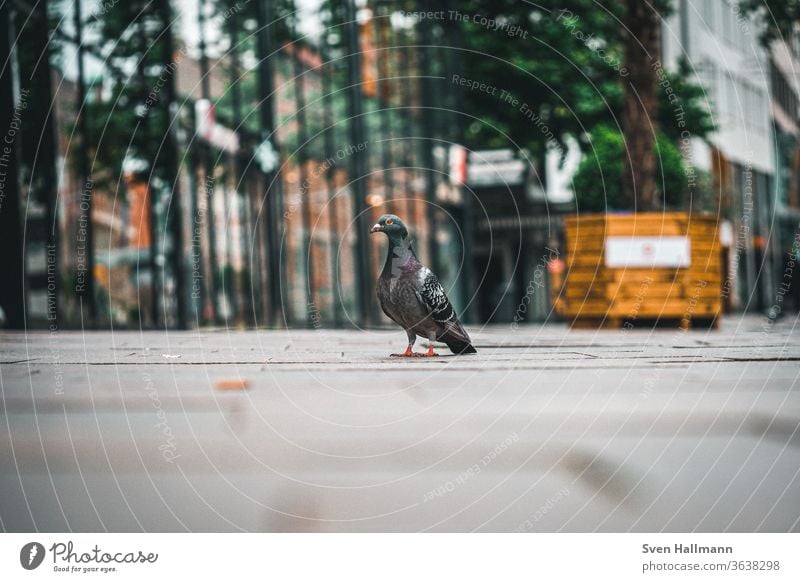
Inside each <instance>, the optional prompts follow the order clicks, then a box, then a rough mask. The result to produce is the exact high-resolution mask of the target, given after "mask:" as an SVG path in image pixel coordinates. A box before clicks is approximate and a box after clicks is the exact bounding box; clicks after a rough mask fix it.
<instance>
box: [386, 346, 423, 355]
mask: <svg viewBox="0 0 800 582" xmlns="http://www.w3.org/2000/svg"><path fill="white" fill-rule="evenodd" d="M424 356H425V354H418V353H416V352H415V351H413V350H412V349H411V345H410V344H409V346H408V347H407V348H406V351H405V352H403V353H402V354H391V355H390V357H392V358H422V357H424Z"/></svg>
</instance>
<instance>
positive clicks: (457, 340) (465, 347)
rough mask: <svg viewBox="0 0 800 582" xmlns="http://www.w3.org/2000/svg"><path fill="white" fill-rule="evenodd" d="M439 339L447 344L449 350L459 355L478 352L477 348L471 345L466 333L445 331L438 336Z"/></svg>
mask: <svg viewBox="0 0 800 582" xmlns="http://www.w3.org/2000/svg"><path fill="white" fill-rule="evenodd" d="M439 340H440V341H443V342H444V343H445V344H447V347H448V348H450V351H451V352H453V353H454V354H459V355H460V354H477V353H478V350H476V349H475V348H474V347H473V345H472V343H471V342H470V340H469V336H467V335H466V333H464V334H463V335H462V334H456V333H445V334H444V335H443V336H441V337H440V338H439Z"/></svg>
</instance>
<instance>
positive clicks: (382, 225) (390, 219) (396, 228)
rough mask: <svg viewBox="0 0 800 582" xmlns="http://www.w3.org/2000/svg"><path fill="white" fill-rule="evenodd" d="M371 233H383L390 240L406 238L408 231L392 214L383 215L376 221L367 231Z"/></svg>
mask: <svg viewBox="0 0 800 582" xmlns="http://www.w3.org/2000/svg"><path fill="white" fill-rule="evenodd" d="M369 231H370V232H371V233H375V232H385V233H386V234H387V235H388V236H389V238H390V239H394V238H405V237H407V236H408V229H407V228H406V225H405V223H404V222H403V221H402V220H400V218H399V217H397V216H395V215H394V214H384V215H383V216H381V217H380V218H379V219H378V222H376V223H375V224H374V225H373V226H372V228H370V229H369Z"/></svg>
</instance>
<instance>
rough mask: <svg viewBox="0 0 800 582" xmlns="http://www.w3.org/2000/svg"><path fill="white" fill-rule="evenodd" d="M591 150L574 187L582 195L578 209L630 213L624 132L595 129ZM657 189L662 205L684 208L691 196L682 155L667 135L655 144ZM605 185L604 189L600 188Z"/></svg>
mask: <svg viewBox="0 0 800 582" xmlns="http://www.w3.org/2000/svg"><path fill="white" fill-rule="evenodd" d="M590 143H591V149H590V150H589V152H588V153H587V155H586V157H585V158H584V159H583V161H581V164H580V166H579V167H578V171H577V173H576V174H575V178H574V180H573V184H574V187H575V192H576V193H577V194H578V210H579V211H581V212H603V211H609V210H630V205H629V204H628V201H627V197H626V194H625V192H624V186H623V184H624V182H623V177H624V174H625V172H627V171H628V170H627V168H626V162H625V161H626V160H627V159H628V157H629V156H630V155H632V153H631V152H630V151H626V148H625V140H624V138H623V136H622V133H621V132H620V131H619V130H618V129H617V128H615V127H613V126H612V125H609V124H599V125H597V126H595V128H594V130H593V131H592V134H591V139H590ZM652 155H653V157H654V159H655V160H656V162H655V164H654V188H655V191H656V196H657V199H658V204H659V206H663V207H666V208H672V209H677V208H681V207H682V204H683V203H684V200H685V198H686V193H687V181H686V174H685V171H684V165H683V158H682V157H681V152H680V150H679V149H678V148H677V146H676V145H675V144H674V143H673V142H672V140H671V139H670V138H669V137H667V136H666V135H665V134H664V133H663V132H662V133H659V134H658V137H657V139H656V140H655V143H654V144H653V151H652ZM599 185H602V186H599Z"/></svg>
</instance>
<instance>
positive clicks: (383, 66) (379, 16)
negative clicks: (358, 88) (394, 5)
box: [372, 2, 400, 213]
mask: <svg viewBox="0 0 800 582" xmlns="http://www.w3.org/2000/svg"><path fill="white" fill-rule="evenodd" d="M375 14H376V16H375V17H373V19H372V22H373V24H374V33H375V48H376V53H375V54H376V59H375V65H376V69H377V70H376V74H377V77H378V82H377V85H378V104H379V107H380V118H379V119H380V128H381V137H382V139H383V140H384V141H383V147H382V148H381V165H382V166H383V168H382V170H383V171H382V173H381V176H382V177H383V184H384V188H385V192H386V196H385V198H386V200H387V201H388V200H393V198H394V181H393V174H392V146H393V144H392V139H391V138H392V125H391V118H390V115H391V104H392V102H391V96H390V88H391V85H390V84H389V79H388V77H389V75H390V74H391V72H390V69H389V59H390V58H391V51H389V47H388V44H389V43H388V34H387V31H388V28H389V24H388V16H387V15H386V10H385V9H384V7H383V6H382V5H381V4H380V3H378V2H376V3H375ZM392 205H393V208H394V211H395V212H397V213H399V212H400V210H399V208H397V206H396V205H395V204H394V201H393V202H392Z"/></svg>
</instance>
